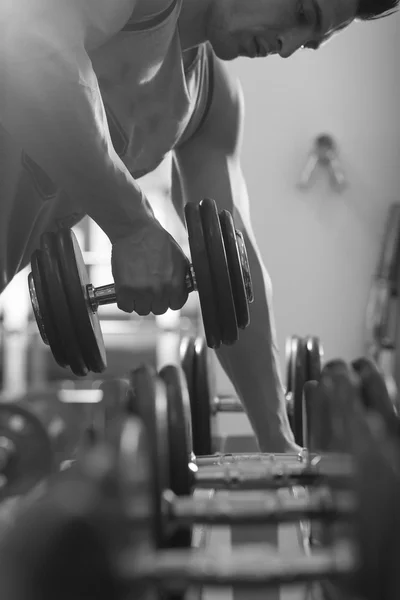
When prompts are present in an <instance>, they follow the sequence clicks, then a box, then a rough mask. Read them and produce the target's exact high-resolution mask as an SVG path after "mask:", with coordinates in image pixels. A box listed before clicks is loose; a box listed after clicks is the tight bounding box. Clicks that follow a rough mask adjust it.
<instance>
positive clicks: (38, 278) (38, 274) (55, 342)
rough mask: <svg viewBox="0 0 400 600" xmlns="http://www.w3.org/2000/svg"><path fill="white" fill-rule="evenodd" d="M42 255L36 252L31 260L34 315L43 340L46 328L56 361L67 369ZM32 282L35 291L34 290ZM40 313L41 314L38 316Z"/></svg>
mask: <svg viewBox="0 0 400 600" xmlns="http://www.w3.org/2000/svg"><path fill="white" fill-rule="evenodd" d="M41 255H42V253H41V251H40V250H35V252H34V253H33V254H32V258H31V269H32V273H31V275H32V277H31V278H30V281H29V291H30V296H31V302H32V308H33V314H34V315H35V319H36V323H37V325H38V328H39V331H40V332H41V336H42V339H43V341H46V340H44V338H43V332H42V327H43V328H44V333H45V336H46V339H47V341H48V343H49V346H50V350H51V352H52V354H53V356H54V359H55V361H56V362H57V364H59V365H60V367H63V368H65V367H67V366H68V360H67V357H66V355H65V351H64V346H63V345H62V343H61V340H60V338H59V335H58V330H57V328H56V325H55V323H54V317H53V311H52V309H51V304H50V302H49V298H48V293H47V290H46V289H45V282H44V278H43V275H42V272H43V270H42V265H41V261H42V257H41ZM32 282H33V287H34V289H33V288H32ZM38 312H39V314H37V313H38Z"/></svg>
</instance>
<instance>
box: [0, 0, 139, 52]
mask: <svg viewBox="0 0 400 600" xmlns="http://www.w3.org/2000/svg"><path fill="white" fill-rule="evenodd" d="M136 2H137V0H18V1H15V0H5V1H4V3H3V2H1V3H0V34H1V38H2V40H3V43H5V44H6V43H7V41H9V45H8V50H9V51H10V45H11V44H12V43H13V42H14V43H15V42H16V41H18V40H21V39H22V40H23V39H24V37H25V36H26V35H29V34H31V35H37V36H40V37H42V38H43V39H49V40H50V41H53V39H52V38H54V37H55V36H58V37H59V43H63V42H64V43H66V44H80V43H83V44H84V45H85V47H86V49H87V50H89V49H93V48H95V47H96V46H98V45H101V44H102V43H104V42H105V41H107V40H108V39H109V38H110V37H112V36H113V35H114V34H115V33H117V32H118V31H119V30H120V29H122V27H123V26H124V25H125V23H126V22H127V21H128V19H129V17H130V16H131V14H132V12H133V9H134V7H135V4H136ZM54 41H56V40H54ZM0 43H1V42H0ZM1 45H2V44H1ZM5 50H7V47H5Z"/></svg>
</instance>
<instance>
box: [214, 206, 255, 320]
mask: <svg viewBox="0 0 400 600" xmlns="http://www.w3.org/2000/svg"><path fill="white" fill-rule="evenodd" d="M219 221H220V224H221V231H222V236H223V238H224V245H225V253H226V259H227V261H228V268H229V275H230V279H231V285H232V294H233V300H234V302H235V310H236V320H237V325H238V327H240V329H246V327H248V325H249V324H250V311H249V304H248V302H247V294H246V286H245V282H244V278H243V270H242V263H241V260H240V253H239V248H238V242H237V235H236V230H235V225H234V222H233V217H232V215H231V213H230V212H229V211H227V210H222V211H221V212H220V213H219Z"/></svg>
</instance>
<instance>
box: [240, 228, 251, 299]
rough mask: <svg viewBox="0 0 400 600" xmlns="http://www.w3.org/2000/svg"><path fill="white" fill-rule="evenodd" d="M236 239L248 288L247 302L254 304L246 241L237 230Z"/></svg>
mask: <svg viewBox="0 0 400 600" xmlns="http://www.w3.org/2000/svg"><path fill="white" fill-rule="evenodd" d="M236 238H237V243H238V248H239V254H240V262H241V264H242V272H243V279H244V284H245V288H246V296H247V302H249V304H251V303H252V302H254V290H253V281H252V279H251V271H250V263H249V257H248V254H247V248H246V244H245V241H244V237H243V233H242V232H241V231H238V230H237V229H236Z"/></svg>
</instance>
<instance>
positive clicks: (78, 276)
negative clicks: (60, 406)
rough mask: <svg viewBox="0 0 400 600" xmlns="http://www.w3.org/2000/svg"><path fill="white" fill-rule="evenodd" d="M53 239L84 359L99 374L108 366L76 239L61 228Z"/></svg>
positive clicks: (86, 275)
mask: <svg viewBox="0 0 400 600" xmlns="http://www.w3.org/2000/svg"><path fill="white" fill-rule="evenodd" d="M56 239H57V253H58V261H59V265H60V273H61V278H62V281H63V284H64V288H65V295H66V299H67V302H68V306H69V311H70V314H71V318H72V322H73V324H74V329H75V334H76V337H77V339H78V343H79V345H80V347H81V351H82V355H83V358H84V360H85V363H86V365H87V367H88V368H89V370H90V371H93V372H94V373H102V372H103V371H104V370H105V368H106V367H107V357H106V349H105V346H104V340H103V335H102V332H101V328H100V320H99V316H98V313H97V311H96V312H93V310H92V308H91V306H90V302H89V295H88V286H89V285H90V281H89V274H88V271H87V268H86V265H85V263H84V261H83V256H82V252H81V250H80V248H79V244H78V240H77V239H76V237H75V234H74V232H73V231H72V230H71V229H61V230H60V231H59V232H57V238H56Z"/></svg>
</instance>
